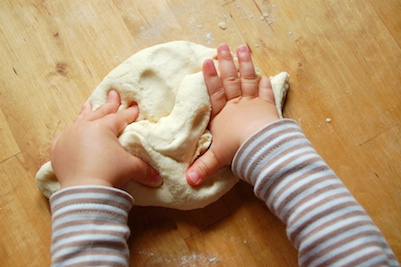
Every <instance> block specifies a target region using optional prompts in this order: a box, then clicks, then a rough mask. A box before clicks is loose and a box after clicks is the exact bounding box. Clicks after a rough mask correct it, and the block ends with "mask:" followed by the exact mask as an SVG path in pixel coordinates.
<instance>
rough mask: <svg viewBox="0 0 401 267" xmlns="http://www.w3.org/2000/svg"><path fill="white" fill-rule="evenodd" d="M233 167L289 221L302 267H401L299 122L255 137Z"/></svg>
mask: <svg viewBox="0 0 401 267" xmlns="http://www.w3.org/2000/svg"><path fill="white" fill-rule="evenodd" d="M232 169H233V172H234V173H235V174H236V175H237V176H238V177H240V178H241V179H243V180H245V181H247V182H248V183H250V184H251V185H253V186H254V192H255V194H256V196H257V197H259V198H260V199H262V200H263V201H264V202H265V203H266V205H267V206H268V208H269V209H270V210H271V211H272V212H273V213H274V214H275V215H276V216H278V217H279V218H280V219H281V220H282V221H283V222H284V223H285V225H286V227H287V228H286V231H287V236H288V238H289V239H290V241H291V242H292V244H293V245H294V246H295V248H297V249H298V252H299V253H298V263H299V265H300V266H399V264H398V262H397V260H396V258H395V256H394V254H393V252H392V251H391V249H390V248H389V246H388V244H387V242H386V241H385V239H384V238H383V236H382V234H381V232H380V230H379V229H378V228H377V226H376V225H375V224H374V223H373V222H372V220H371V218H370V217H369V216H368V215H367V213H366V212H365V210H364V209H363V208H362V207H361V206H360V205H359V204H358V203H357V201H356V200H355V199H354V197H353V196H352V195H351V193H350V192H349V191H348V190H347V188H346V187H345V186H344V185H343V183H342V182H341V181H340V179H338V178H337V176H336V175H335V174H334V172H333V171H332V170H331V169H330V168H329V167H328V166H327V164H326V163H325V162H324V160H323V159H322V158H321V157H320V156H319V155H318V154H317V152H316V151H315V150H314V148H313V147H312V145H311V144H310V142H309V141H308V140H307V139H306V137H305V136H304V134H303V132H302V130H301V129H300V127H299V125H298V124H297V123H296V122H295V121H293V120H289V119H284V120H280V121H277V122H275V123H273V124H270V125H267V126H266V127H264V128H263V129H261V130H260V131H259V132H257V133H255V135H253V136H252V137H251V138H250V139H248V140H247V141H246V142H245V143H244V144H243V145H242V146H241V148H240V149H239V150H238V152H237V154H236V155H235V157H234V160H233V164H232Z"/></svg>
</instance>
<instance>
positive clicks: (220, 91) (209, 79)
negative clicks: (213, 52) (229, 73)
mask: <svg viewBox="0 0 401 267" xmlns="http://www.w3.org/2000/svg"><path fill="white" fill-rule="evenodd" d="M202 70H203V76H204V77H205V83H206V87H207V90H208V93H209V96H210V103H211V105H212V115H211V119H213V118H214V117H215V116H216V115H217V114H218V113H219V112H220V111H221V110H222V109H223V107H224V106H225V104H226V94H225V92H224V88H223V85H222V84H221V80H220V77H219V75H218V74H217V71H216V67H215V66H214V63H213V60H211V59H209V60H206V61H205V62H204V63H203V68H202Z"/></svg>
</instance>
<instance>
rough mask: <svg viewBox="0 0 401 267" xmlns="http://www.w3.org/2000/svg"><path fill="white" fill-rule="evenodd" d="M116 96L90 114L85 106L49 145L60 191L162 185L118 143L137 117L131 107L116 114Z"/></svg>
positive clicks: (140, 161) (145, 166)
mask: <svg viewBox="0 0 401 267" xmlns="http://www.w3.org/2000/svg"><path fill="white" fill-rule="evenodd" d="M119 105H120V96H119V94H118V93H117V92H116V91H114V90H112V91H110V93H109V95H108V97H107V101H106V103H105V104H103V105H102V106H100V107H99V108H98V109H96V110H94V111H92V108H91V105H90V104H89V103H85V104H84V105H83V106H82V110H81V113H80V114H79V115H78V116H77V118H76V120H75V122H74V123H72V124H71V125H70V126H69V127H68V128H67V129H66V130H65V131H64V132H63V133H62V134H61V135H59V136H58V137H57V138H56V139H55V140H54V141H53V143H52V148H51V162H52V167H53V169H54V172H55V174H56V176H57V179H58V180H59V182H60V184H61V187H62V188H66V187H69V186H75V185H103V186H113V187H119V186H122V185H123V184H125V183H126V182H128V181H130V180H133V181H137V182H139V183H142V184H144V185H147V186H159V185H161V183H162V179H161V177H160V176H159V175H158V173H157V172H156V171H155V170H154V169H153V168H152V167H150V166H149V165H148V164H146V163H145V162H144V161H142V160H141V159H139V158H137V157H134V156H132V155H130V154H128V153H127V152H126V151H125V150H124V148H123V147H122V146H121V145H120V143H119V141H118V138H117V137H118V135H119V134H120V132H121V131H122V130H123V129H124V127H125V126H126V125H127V124H128V123H131V122H133V121H135V119H136V118H137V117H138V113H139V109H138V107H137V106H136V105H133V106H131V107H129V108H127V109H124V110H121V111H117V110H118V107H119Z"/></svg>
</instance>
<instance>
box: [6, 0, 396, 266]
mask: <svg viewBox="0 0 401 267" xmlns="http://www.w3.org/2000/svg"><path fill="white" fill-rule="evenodd" d="M399 10H401V2H400V1H398V0H388V1H377V0H366V1H363V2H361V1H356V0H351V1H329V0H325V1H316V0H314V1H305V0H299V1H295V0H288V1H282V0H276V1H264V0H254V1H249V0H236V1H235V0H234V1H232V0H217V1H207V2H206V1H198V0H187V1H180V0H169V1H168V0H148V1H128V0H114V1H106V0H97V1H95V0H85V1H84V0H71V1H42V0H5V1H1V3H0V23H1V25H2V27H1V28H0V47H1V50H2V53H0V60H1V64H0V83H1V86H0V99H1V100H0V111H1V112H0V134H1V138H0V167H1V168H0V175H1V181H2V189H1V198H0V203H1V206H0V233H1V237H2V242H1V245H0V259H1V260H0V263H1V264H0V265H1V266H46V265H48V264H49V245H50V234H51V231H50V212H49V209H48V204H47V200H46V199H45V198H43V197H42V196H41V195H40V193H39V192H38V190H37V189H36V187H35V183H34V176H35V173H36V171H37V170H38V168H39V167H40V166H41V165H42V164H43V163H44V162H46V161H47V160H48V159H49V154H48V149H49V143H50V141H51V140H52V138H53V137H54V136H55V135H56V134H57V133H58V132H60V131H62V129H63V128H65V127H66V125H68V123H70V122H71V121H72V120H73V118H74V117H75V115H76V114H77V113H78V111H79V109H80V106H81V104H82V103H83V102H84V101H85V100H86V99H87V97H88V96H89V95H90V94H91V92H92V91H93V89H94V87H95V86H96V85H97V84H98V83H99V82H100V81H101V79H102V78H103V77H104V76H105V75H106V74H107V73H108V72H109V71H110V70H111V69H113V68H114V67H116V66H117V65H118V64H120V63H121V62H122V61H124V60H125V59H126V58H128V57H129V56H131V55H132V54H134V53H135V52H137V51H139V50H140V49H143V48H145V47H148V46H151V45H154V44H158V43H163V42H168V41H172V40H188V41H193V42H197V43H200V44H203V45H207V46H211V47H215V46H217V45H218V44H219V43H222V42H226V43H228V44H229V45H230V46H231V47H233V48H235V47H236V46H237V45H239V44H243V43H245V44H247V45H248V46H249V47H250V48H251V50H252V52H253V58H254V61H255V63H256V64H257V66H258V67H259V69H260V70H261V71H262V72H263V73H264V74H266V75H273V74H276V73H278V72H280V71H283V70H285V71H287V72H289V73H290V74H291V90H290V93H289V95H288V99H287V103H286V109H285V112H284V115H285V116H286V117H289V118H293V119H295V120H297V121H298V122H299V123H300V124H301V126H302V127H303V130H304V132H305V134H306V135H307V136H308V138H309V139H310V140H311V142H312V143H313V144H314V146H315V147H316V149H317V150H318V152H319V153H320V154H321V155H322V156H323V157H324V159H325V160H326V161H327V162H328V163H329V165H330V166H331V167H332V168H333V170H334V171H335V172H336V173H337V174H338V175H339V177H341V179H342V180H343V181H344V183H345V184H346V185H347V186H348V187H349V189H350V190H351V192H352V193H353V194H354V196H355V197H356V198H357V200H358V201H359V202H360V203H361V204H362V205H363V206H364V208H365V209H366V210H367V212H368V213H369V214H370V215H371V216H372V218H373V220H374V221H375V222H376V224H377V225H378V226H379V228H380V229H381V230H382V232H383V234H384V236H385V237H386V238H387V240H388V242H389V244H390V246H391V247H392V249H393V250H394V252H395V254H396V256H397V257H398V258H399V259H400V258H401V245H400V244H401V229H400V227H399V222H400V221H401V164H400V159H401V152H400V151H401V141H400V136H401V126H400V125H401V115H400V114H401V91H400V84H401V68H400V66H399V62H401V48H400V47H401V31H400V30H399V29H400V28H401V17H400V16H399ZM220 22H225V23H226V24H227V29H225V30H223V29H221V28H220V27H219V25H218V24H219V23H220ZM327 118H330V119H331V122H329V123H328V122H326V119H327ZM130 226H131V229H132V237H131V239H130V241H129V246H130V248H131V266H294V265H296V262H297V259H296V251H295V250H294V248H293V247H292V246H291V244H290V243H289V241H288V240H287V238H286V236H285V227H284V225H282V223H281V222H280V221H279V220H278V219H277V218H275V217H274V216H273V215H272V214H271V213H270V212H269V211H268V210H267V208H266V207H264V205H263V203H261V202H260V201H259V200H257V199H256V198H255V197H254V196H253V193H252V189H251V188H250V186H249V185H247V184H245V183H243V182H241V183H239V184H238V185H237V186H236V187H235V188H234V189H233V190H232V191H231V192H229V193H228V194H227V195H226V196H224V197H223V198H222V199H221V200H219V201H217V202H216V203H214V204H212V205H210V206H208V207H206V208H205V209H202V210H195V211H190V212H181V211H175V210H169V209H162V208H140V207H135V208H134V209H133V211H132V213H131V217H130Z"/></svg>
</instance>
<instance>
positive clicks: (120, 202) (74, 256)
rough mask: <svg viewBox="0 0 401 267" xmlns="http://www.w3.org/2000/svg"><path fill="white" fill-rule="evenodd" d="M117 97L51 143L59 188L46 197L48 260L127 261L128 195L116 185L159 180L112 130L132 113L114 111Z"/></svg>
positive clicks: (58, 262)
mask: <svg viewBox="0 0 401 267" xmlns="http://www.w3.org/2000/svg"><path fill="white" fill-rule="evenodd" d="M119 105H120V97H119V95H118V94H117V93H116V92H115V91H111V92H110V93H109V96H108V99H107V101H106V103H105V104H104V105H102V106H101V107H99V108H98V109H97V110H95V111H92V109H91V107H90V105H89V104H88V103H86V104H85V105H84V106H83V108H82V111H81V114H80V115H79V116H78V117H77V118H76V120H75V122H74V123H73V124H71V125H70V126H69V127H68V128H67V129H66V130H65V131H64V132H63V133H62V134H61V135H59V136H58V137H57V138H56V140H55V141H54V142H53V144H52V148H51V161H52V166H53V168H54V171H55V173H56V176H57V179H58V180H59V181H60V183H61V187H62V189H61V190H60V191H58V192H57V193H55V194H53V195H52V196H51V198H50V204H51V210H52V232H53V234H52V247H51V253H52V265H53V266H66V265H68V266H69V265H74V266H105V265H108V266H128V265H129V264H128V260H129V250H128V246H127V239H128V237H129V234H130V231H129V228H128V226H127V218H128V212H129V210H130V209H131V207H132V205H133V199H132V197H131V196H130V195H129V194H127V193H125V192H124V191H122V190H119V189H117V188H114V187H119V186H121V185H123V184H124V183H126V182H127V181H129V180H135V181H137V182H140V183H142V184H145V185H148V186H158V185H160V184H161V183H162V180H161V178H160V177H159V175H158V174H157V172H156V171H155V170H154V169H152V168H151V167H150V166H149V165H148V164H146V163H145V162H143V161H142V160H140V159H139V158H136V157H134V156H132V155H130V154H128V153H127V152H126V151H125V150H124V149H123V147H122V146H121V145H120V144H119V142H118V139H117V136H118V135H119V133H120V131H122V130H123V129H124V127H125V126H126V125H127V124H128V123H130V122H133V121H134V120H135V119H136V117H137V115H138V108H137V106H135V105H134V106H132V107H130V108H127V109H124V110H121V111H117V110H118V107H119Z"/></svg>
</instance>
